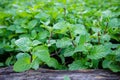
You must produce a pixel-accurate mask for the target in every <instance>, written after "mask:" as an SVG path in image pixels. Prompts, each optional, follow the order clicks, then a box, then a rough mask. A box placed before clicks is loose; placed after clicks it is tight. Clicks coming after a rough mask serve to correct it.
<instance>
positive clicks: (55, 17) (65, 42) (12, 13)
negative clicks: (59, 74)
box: [0, 0, 120, 72]
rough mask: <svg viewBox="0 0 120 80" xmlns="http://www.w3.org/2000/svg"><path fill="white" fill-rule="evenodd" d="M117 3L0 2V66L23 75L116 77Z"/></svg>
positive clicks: (119, 45) (119, 64)
mask: <svg viewBox="0 0 120 80" xmlns="http://www.w3.org/2000/svg"><path fill="white" fill-rule="evenodd" d="M119 6H120V0H97V1H96V0H21V1H19V0H0V66H10V65H14V66H13V69H14V70H15V71H17V72H23V71H25V70H29V69H31V68H32V69H38V68H39V67H43V66H47V67H49V68H52V69H65V70H66V69H69V70H79V69H91V68H94V69H95V68H104V69H110V70H112V71H113V72H120V23H119V22H120V7H119Z"/></svg>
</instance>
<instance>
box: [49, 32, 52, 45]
mask: <svg viewBox="0 0 120 80" xmlns="http://www.w3.org/2000/svg"><path fill="white" fill-rule="evenodd" d="M51 38H52V32H50V36H49V39H48V44H50V40H51Z"/></svg>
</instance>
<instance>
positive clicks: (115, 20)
mask: <svg viewBox="0 0 120 80" xmlns="http://www.w3.org/2000/svg"><path fill="white" fill-rule="evenodd" d="M119 22H120V20H119V19H118V18H113V19H111V20H110V21H109V23H108V25H109V26H110V27H113V28H114V27H120V23H119Z"/></svg>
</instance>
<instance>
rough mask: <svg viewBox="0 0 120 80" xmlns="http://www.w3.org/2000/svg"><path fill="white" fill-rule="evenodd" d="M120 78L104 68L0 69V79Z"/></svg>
mask: <svg viewBox="0 0 120 80" xmlns="http://www.w3.org/2000/svg"><path fill="white" fill-rule="evenodd" d="M67 78H70V80H120V73H113V72H111V71H107V70H102V69H90V70H74V71H66V70H50V69H43V68H40V69H39V70H29V71H26V72H21V73H17V72H14V71H13V70H12V67H6V68H1V69H0V80H68V79H67Z"/></svg>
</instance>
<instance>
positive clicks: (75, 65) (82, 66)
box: [68, 60, 87, 70]
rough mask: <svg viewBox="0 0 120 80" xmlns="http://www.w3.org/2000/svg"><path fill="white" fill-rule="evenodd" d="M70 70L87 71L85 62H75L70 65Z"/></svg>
mask: <svg viewBox="0 0 120 80" xmlns="http://www.w3.org/2000/svg"><path fill="white" fill-rule="evenodd" d="M68 66H69V70H79V69H87V67H86V66H85V63H84V60H75V61H74V62H73V63H72V64H69V65H68Z"/></svg>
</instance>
